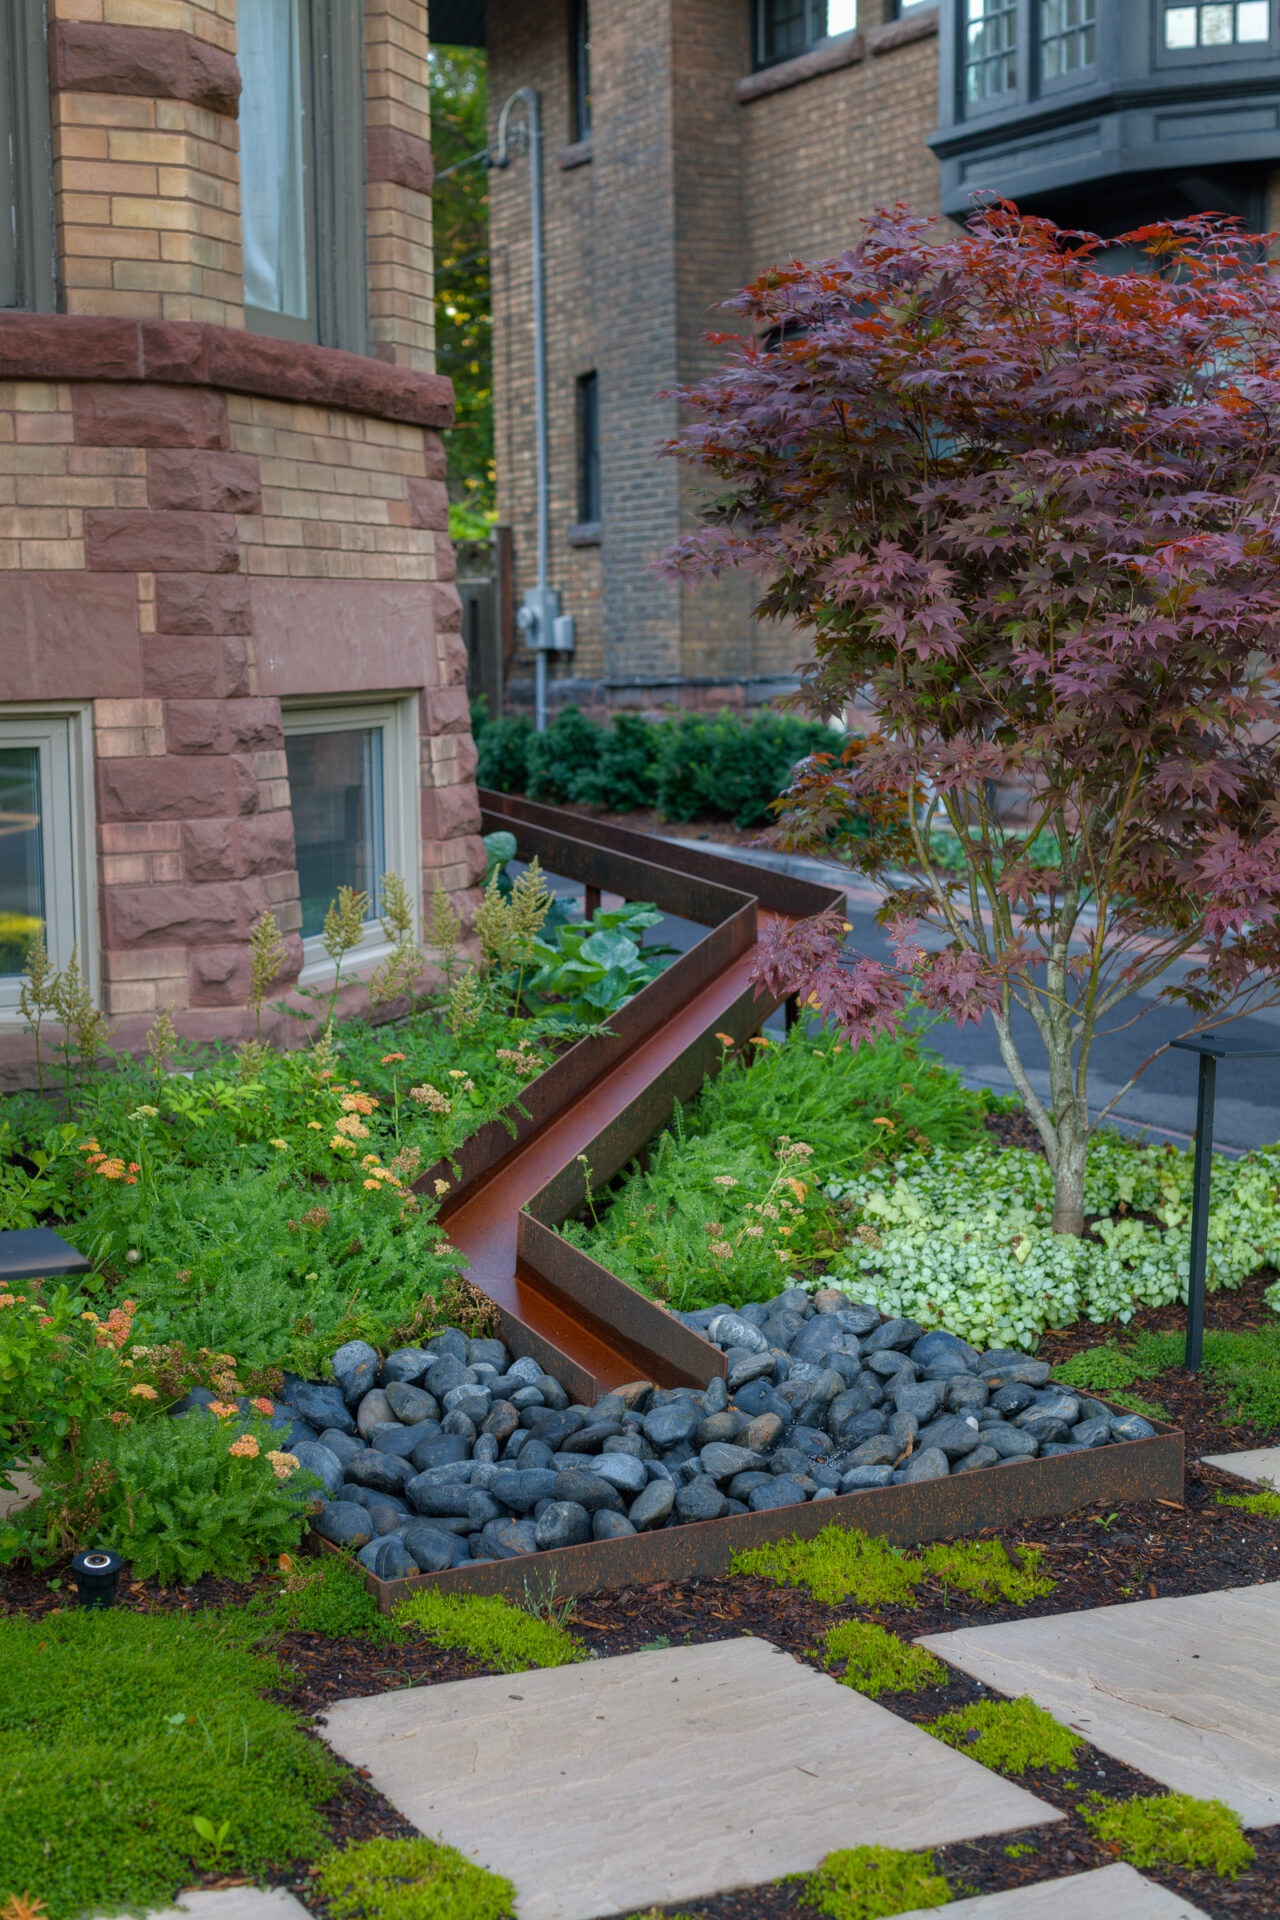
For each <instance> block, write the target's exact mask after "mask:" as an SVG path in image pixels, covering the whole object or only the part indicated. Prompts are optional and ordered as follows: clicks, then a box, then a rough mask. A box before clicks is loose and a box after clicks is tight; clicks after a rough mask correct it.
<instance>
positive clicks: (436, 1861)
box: [315, 1840, 516, 1920]
mask: <svg viewBox="0 0 1280 1920" xmlns="http://www.w3.org/2000/svg"><path fill="white" fill-rule="evenodd" d="M315 1886H316V1892H317V1893H318V1894H319V1895H320V1897H321V1898H322V1899H323V1900H324V1901H325V1902H326V1904H327V1906H328V1909H329V1913H330V1915H331V1920H372V1916H374V1915H376V1916H377V1920H509V1916H510V1915H511V1913H512V1911H513V1909H514V1907H515V1901H516V1890H515V1888H514V1887H513V1886H512V1884H511V1882H510V1881H509V1880H504V1879H503V1878H502V1876H501V1875H500V1874H496V1873H489V1872H487V1871H486V1870H485V1868H484V1867H477V1866H475V1865H474V1864H473V1862H472V1861H470V1860H468V1859H467V1858H466V1856H465V1854H461V1853H459V1852H458V1850H457V1848H456V1847H447V1846H445V1845H444V1843H443V1841H440V1840H363V1841H361V1842H359V1843H358V1844H357V1845H355V1846H351V1847H344V1848H343V1849H342V1850H341V1852H339V1853H331V1854H330V1855H329V1857H328V1859H327V1860H325V1861H324V1862H323V1863H322V1864H321V1866H320V1869H319V1871H318V1873H317V1874H316V1880H315Z"/></svg>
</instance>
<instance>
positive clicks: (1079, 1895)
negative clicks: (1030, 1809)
mask: <svg viewBox="0 0 1280 1920" xmlns="http://www.w3.org/2000/svg"><path fill="white" fill-rule="evenodd" d="M938 1914H941V1915H943V1916H945V1915H948V1914H951V1915H954V1917H955V1920H1121V1916H1123V1920H1206V1916H1205V1914H1204V1911H1203V1909H1202V1908H1200V1907H1193V1906H1192V1905H1191V1904H1190V1903H1189V1902H1188V1901H1186V1900H1184V1899H1182V1897H1181V1896H1180V1895H1179V1894H1176V1893H1170V1892H1169V1890H1168V1888H1167V1887H1158V1886H1157V1885H1156V1883H1155V1881H1154V1880H1144V1879H1143V1877H1142V1875H1141V1874H1140V1873H1138V1872H1137V1871H1136V1870H1135V1869H1134V1868H1133V1867H1122V1866H1116V1867H1100V1868H1099V1869H1098V1871H1097V1872H1096V1873H1074V1874H1072V1876H1071V1878H1070V1879H1069V1880H1042V1881H1041V1882H1040V1884H1039V1886H1035V1887H1015V1888H1014V1889H1013V1891H1012V1892H1010V1893H982V1894H979V1895H978V1897H977V1899H976V1900H955V1901H953V1902H952V1903H951V1905H950V1906H946V1907H931V1908H929V1909H928V1910H927V1911H926V1909H925V1908H924V1907H913V1908H912V1909H911V1912H910V1913H900V1914H899V1915H898V1916H897V1920H934V1916H935V1915H938Z"/></svg>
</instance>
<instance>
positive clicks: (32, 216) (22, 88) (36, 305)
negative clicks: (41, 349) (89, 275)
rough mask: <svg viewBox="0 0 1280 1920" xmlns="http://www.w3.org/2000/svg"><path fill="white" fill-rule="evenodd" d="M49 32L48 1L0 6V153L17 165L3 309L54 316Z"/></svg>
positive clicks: (9, 0)
mask: <svg viewBox="0 0 1280 1920" xmlns="http://www.w3.org/2000/svg"><path fill="white" fill-rule="evenodd" d="M47 34H48V29H47V23H46V18H45V0H6V4H5V5H4V6H3V7H2V8H0V149H3V150H5V151H7V152H8V153H11V154H12V155H13V156H14V160H15V162H16V163H17V164H16V165H15V166H14V167H13V177H12V178H11V180H10V182H9V195H10V205H11V207H12V215H13V226H12V232H13V238H14V247H13V269H12V274H11V275H10V276H8V279H9V284H8V285H7V286H6V285H5V283H4V280H2V279H0V312H28V313H53V312H56V310H57V305H58V298H57V276H56V260H57V251H56V240H55V228H54V210H53V136H52V132H51V128H50V120H49V48H48V38H47ZM6 170H7V169H6ZM0 271H3V269H0ZM10 293H12V295H13V297H12V299H10V298H9V294H10Z"/></svg>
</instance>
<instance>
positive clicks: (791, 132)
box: [486, 0, 939, 705]
mask: <svg viewBox="0 0 1280 1920" xmlns="http://www.w3.org/2000/svg"><path fill="white" fill-rule="evenodd" d="M893 11H894V9H893V8H892V6H891V5H890V0H864V5H863V8H862V14H863V31H862V32H860V33H859V34H858V35H857V36H855V37H854V39H853V40H852V41H851V42H849V43H846V45H845V47H844V48H843V49H841V52H840V58H841V64H839V65H836V66H833V67H831V66H829V67H828V70H826V71H824V70H823V67H822V59H823V58H826V56H825V55H824V56H822V58H819V59H818V60H817V61H815V60H813V59H812V58H811V59H808V60H804V61H796V62H793V63H789V65H788V67H786V68H777V69H773V70H771V71H770V72H769V73H768V74H767V75H762V76H753V75H752V74H751V39H750V20H751V7H750V4H749V0H700V4H698V5H697V6H688V5H681V4H679V3H678V0H609V3H608V4H600V5H597V6H595V7H593V9H592V14H591V25H592V49H591V57H592V117H593V129H592V137H591V139H590V141H589V142H588V143H586V144H585V145H584V146H581V147H570V146H569V144H568V143H569V141H570V139H571V136H572V129H571V127H570V63H569V48H570V30H569V18H570V16H569V5H568V0H548V4H547V5H545V6H543V7H540V8H531V7H528V6H526V5H524V4H522V0H488V5H487V8H486V21H487V27H486V32H487V40H488V48H489V90H490V100H491V104H492V110H493V112H495V113H496V112H497V110H498V109H499V108H500V106H501V104H502V102H503V100H504V99H505V98H506V97H507V96H508V94H510V93H511V92H512V91H513V90H514V89H515V88H516V87H518V86H522V85H532V86H534V87H536V88H537V89H538V91H539V93H540V96H541V101H542V112H543V123H544V128H545V138H546V158H547V170H546V177H547V188H546V224H547V275H546V287H547V311H548V325H549V340H550V347H549V389H550V419H551V480H552V487H551V492H552V502H551V524H552V564H551V577H552V581H553V583H554V584H555V585H556V586H558V587H559V588H560V589H561V592H562V594H563V597H564V602H565V606H566V610H567V611H569V612H571V613H573V614H574V615H575V618H576V622H577V652H576V655H575V657H574V659H573V660H572V662H571V663H562V664H561V665H560V666H559V667H558V669H557V671H558V674H559V677H560V680H561V682H562V696H563V695H572V696H573V697H576V698H579V699H585V700H586V701H587V702H588V704H596V703H600V704H603V705H619V704H635V703H637V702H639V701H644V700H646V699H655V700H667V699H678V700H682V701H684V702H686V703H699V704H720V703H723V702H729V703H736V702H738V701H741V700H744V699H745V700H748V701H749V700H751V699H753V698H757V697H760V696H761V695H763V694H765V693H767V692H768V691H770V690H771V687H772V684H773V683H776V679H777V678H778V677H779V676H784V677H785V676H788V675H790V674H791V673H792V672H793V671H794V669H795V666H796V664H797V654H798V647H797V644H796V642H795V640H794V638H793V637H792V636H791V635H790V634H788V633H786V632H780V631H778V630H776V629H766V628H762V627H760V626H758V625H757V624H756V622H755V621H753V619H752V618H751V614H750V606H751V598H752V596H751V593H750V590H749V588H748V586H747V585H746V584H745V583H744V582H741V581H731V582H727V583H722V584H721V585H719V586H717V587H708V588H705V589H703V590H701V591H699V592H697V593H696V594H689V593H686V592H683V591H682V590H680V589H679V588H677V587H676V586H675V585H673V584H672V583H670V582H667V581H664V580H662V579H661V578H660V577H659V575H658V574H657V572H656V570H655V569H656V562H657V561H658V559H659V557H660V556H661V554H662V552H663V551H664V550H665V548H666V547H667V546H669V545H670V543H671V542H672V541H673V540H675V539H676V538H677V537H678V536H679V534H680V533H681V531H682V530H684V529H685V528H686V527H687V526H688V525H689V524H690V520H691V515H692V509H693V507H694V505H695V503H696V498H697V494H696V484H697V483H696V480H695V478H694V476H692V475H691V474H690V473H688V472H686V471H684V470H682V469H680V468H678V467H676V466H675V465H674V464H672V463H669V462H666V461H661V460H657V459H655V457H654V449H655V447H656V445H657V444H658V443H659V442H660V441H662V440H663V439H664V438H667V437H669V436H671V435H673V434H674V433H676V432H677V430H678V428H679V424H680V417H679V410H678V408H677V407H676V405H675V403H674V402H673V401H671V400H664V399H659V398H657V397H656V396H658V395H659V393H660V392H661V390H663V389H664V388H669V387H672V386H677V385H680V384H684V383H688V382H691V381H694V380H697V379H699V378H700V377H702V376H703V375H705V374H706V373H707V372H709V371H710V370H711V369H712V368H713V367H714V366H715V365H716V364H717V360H718V357H719V350H718V349H716V348H713V347H709V346H708V345H707V344H706V343H705V341H704V339H703V336H704V335H705V334H706V333H707V332H709V331H711V330H713V329H715V328H717V327H722V328H723V329H724V330H726V331H733V330H735V323H734V321H733V320H732V318H731V317H730V318H729V319H728V320H727V321H726V319H725V317H724V316H723V315H718V314H717V312H716V303H717V301H718V300H719V299H721V298H722V297H724V296H725V295H727V294H728V293H729V292H731V291H732V290H733V289H734V288H736V287H738V286H740V285H741V284H742V283H743V282H744V281H745V280H746V279H747V278H748V277H750V276H751V275H752V274H755V273H758V272H760V271H761V270H763V269H764V268H765V267H767V266H768V265H770V264H771V263H773V262H774V261H777V260H789V259H794V258H797V257H810V258H812V257H815V256H817V257H822V256H825V255H831V254H835V253H838V252H839V251H840V249H841V248H842V247H844V246H845V245H847V244H848V243H849V241H850V240H851V239H852V238H853V237H854V235H855V234H856V231H857V220H858V216H859V214H861V213H863V212H866V211H869V210H870V209H871V208H872V207H874V206H876V205H878V204H885V203H892V202H893V201H895V200H899V199H901V200H907V201H910V202H912V203H913V204H914V205H915V207H916V208H917V209H918V210H919V211H921V212H923V213H926V214H933V213H936V211H937V208H938V201H939V186H938V169H937V166H936V163H935V162H934V160H933V157H932V155H931V154H930V152H929V149H928V147H927V145H926V140H927V137H928V134H929V133H930V131H931V130H932V128H933V125H934V123H935V120H936V110H937V86H938V75H937V38H936V29H937V15H936V10H934V9H932V8H924V9H922V10H921V11H920V12H919V13H913V15H912V16H911V17H910V18H909V19H905V20H901V21H897V20H892V19H891V17H890V16H891V15H892V13H893ZM491 205H492V213H491V223H492V237H493V277H494V337H495V370H494V388H495V400H496V413H495V441H496V454H497V466H498V485H499V513H500V518H501V519H503V520H504V521H508V522H509V523H510V524H511V525H512V527H513V528H514V530H515V544H516V555H517V591H519V590H521V589H522V588H523V586H524V585H525V584H526V583H527V581H528V579H529V578H530V577H531V571H530V569H531V565H532V554H533V515H534V488H533V480H534V464H533V453H534V450H533V441H532V435H531V432H530V423H529V416H528V408H527V404H526V396H527V393H528V389H529V385H530V382H531V378H532V340H531V328H530V264H529V248H528V213H527V206H528V178H527V173H526V171H525V169H524V168H523V166H522V165H520V164H516V165H513V166H512V167H511V168H510V169H509V170H508V171H507V172H505V173H502V174H497V175H494V176H493V179H492V186H491ZM589 370H595V371H596V372H597V373H598V375H599V379H600V400H601V420H602V428H601V439H602V463H603V470H604V471H603V496H604V500H603V505H604V514H603V532H602V544H601V545H599V546H595V547H591V548H585V549H584V548H580V547H577V546H576V545H575V544H574V542H573V539H572V535H571V529H572V527H573V524H574V521H575V519H576V469H577V458H576V445H575V420H574V398H575V382H576V379H577V377H578V375H579V374H581V373H583V372H586V371H589Z"/></svg>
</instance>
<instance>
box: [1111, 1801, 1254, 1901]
mask: <svg viewBox="0 0 1280 1920" xmlns="http://www.w3.org/2000/svg"><path fill="white" fill-rule="evenodd" d="M1080 1815H1081V1818H1082V1819H1083V1820H1084V1823H1085V1825H1086V1826H1087V1827H1088V1828H1089V1829H1090V1830H1091V1832H1093V1833H1094V1834H1096V1836H1097V1838H1098V1839H1099V1840H1101V1841H1102V1843H1103V1845H1104V1846H1108V1847H1111V1848H1112V1850H1113V1851H1114V1852H1115V1853H1117V1854H1119V1856H1120V1858H1121V1859H1122V1860H1128V1861H1129V1862H1130V1863H1131V1865H1133V1866H1135V1867H1154V1868H1155V1869H1156V1870H1157V1872H1158V1871H1159V1869H1160V1868H1161V1867H1203V1868H1205V1869H1207V1870H1208V1871H1209V1872H1210V1873H1216V1874H1220V1875H1221V1876H1222V1877H1223V1878H1224V1879H1227V1880H1234V1879H1235V1877H1236V1875H1237V1874H1238V1873H1239V1872H1240V1871H1241V1870H1242V1868H1244V1867H1247V1866H1248V1865H1249V1864H1250V1863H1251V1862H1252V1860H1253V1857H1254V1849H1253V1847H1252V1845H1251V1844H1250V1842H1249V1841H1248V1840H1246V1839H1245V1837H1244V1834H1243V1833H1242V1832H1241V1829H1240V1820H1239V1817H1238V1815H1236V1814H1235V1813H1234V1812H1233V1811H1232V1809H1231V1808H1230V1807H1228V1806H1227V1805H1225V1804H1224V1802H1223V1801H1221V1800H1197V1799H1196V1798H1195V1797H1194V1795H1192V1794H1189V1793H1156V1794H1149V1795H1147V1796H1146V1797H1145V1798H1142V1797H1140V1798H1136V1799H1133V1800H1121V1801H1114V1800H1103V1799H1101V1798H1100V1797H1099V1796H1097V1795H1092V1796H1091V1797H1090V1799H1089V1801H1088V1803H1087V1804H1086V1805H1085V1806H1083V1807H1081V1809H1080Z"/></svg>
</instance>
